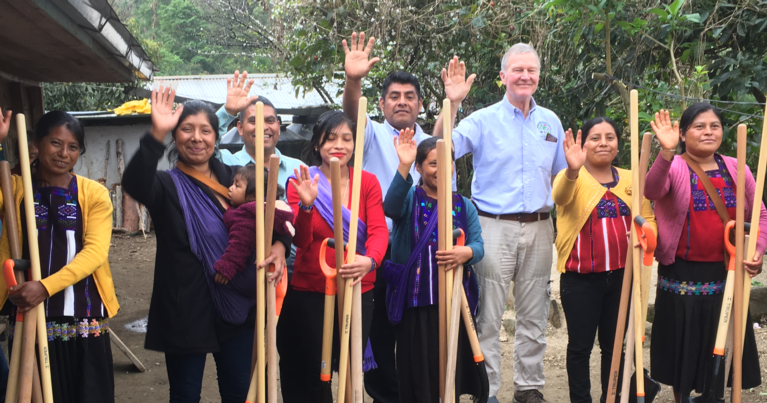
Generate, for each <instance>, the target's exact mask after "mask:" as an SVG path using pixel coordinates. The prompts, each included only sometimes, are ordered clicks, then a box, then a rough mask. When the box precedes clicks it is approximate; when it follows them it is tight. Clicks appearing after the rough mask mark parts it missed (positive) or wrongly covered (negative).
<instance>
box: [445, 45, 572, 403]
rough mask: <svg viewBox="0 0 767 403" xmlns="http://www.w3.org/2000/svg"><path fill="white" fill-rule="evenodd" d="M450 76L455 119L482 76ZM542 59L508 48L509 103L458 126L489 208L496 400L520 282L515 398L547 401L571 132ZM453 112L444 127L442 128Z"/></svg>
mask: <svg viewBox="0 0 767 403" xmlns="http://www.w3.org/2000/svg"><path fill="white" fill-rule="evenodd" d="M456 63H458V60H457V58H454V60H453V61H451V63H450V67H449V69H448V70H449V71H448V72H445V71H444V70H443V72H442V79H443V82H444V84H445V92H446V94H447V96H448V98H449V99H450V101H451V111H452V116H450V117H448V119H450V120H449V122H450V124H452V122H454V121H455V116H456V111H457V110H458V108H459V107H460V104H461V101H462V100H463V99H464V98H465V97H466V95H467V94H468V93H469V90H470V88H471V82H472V81H473V80H471V79H469V80H466V78H465V71H463V70H465V69H463V70H461V69H459V68H458V67H457V65H456ZM540 67H541V66H540V60H539V59H538V54H537V53H536V52H535V49H533V47H532V46H530V45H527V44H523V43H518V44H516V45H514V46H512V47H511V48H509V50H508V51H507V52H506V54H505V55H504V56H503V61H502V63H501V71H500V77H501V81H502V82H503V84H504V85H505V86H506V95H505V96H504V97H503V99H502V100H501V101H500V102H498V103H496V104H493V105H491V106H488V107H487V108H484V109H481V110H478V111H476V112H474V113H472V114H471V115H469V116H468V117H467V118H465V119H463V120H462V121H461V122H460V124H459V125H458V126H457V127H456V128H455V130H454V132H453V145H454V147H455V156H456V158H460V157H461V156H463V155H464V154H467V153H472V154H473V157H474V178H473V180H472V185H471V192H472V200H473V201H474V203H475V204H476V205H477V208H478V210H479V215H480V217H479V220H480V224H481V225H482V237H483V238H484V240H485V258H484V259H483V260H482V261H481V262H480V263H479V264H478V265H477V266H476V272H477V281H478V282H479V287H480V295H481V297H480V304H481V305H480V308H479V314H478V316H477V331H478V333H479V339H480V344H481V346H482V353H483V354H484V356H485V362H486V364H487V372H488V377H489V380H490V396H491V398H490V400H489V402H490V403H492V402H496V403H497V402H498V400H497V398H496V397H495V395H496V394H497V393H498V390H499V389H500V387H501V348H500V341H499V333H500V329H501V317H502V315H503V311H504V306H505V304H506V299H507V297H508V294H509V287H510V283H511V281H513V282H514V288H513V293H514V308H515V311H516V319H517V322H516V334H515V340H514V392H515V393H514V402H519V403H534V402H535V403H537V402H542V401H545V400H543V394H542V393H541V391H540V390H541V389H543V386H544V382H545V377H544V374H543V354H544V352H545V351H546V324H547V319H548V315H549V299H550V298H551V288H550V285H549V280H550V276H551V263H552V244H553V242H554V227H553V225H552V223H551V219H550V218H549V212H550V211H551V209H552V208H553V207H554V203H553V201H552V199H551V184H552V182H553V180H554V177H555V176H556V175H557V173H558V172H559V171H560V170H562V169H564V168H566V167H567V163H566V161H565V158H564V151H563V149H562V140H563V139H564V130H562V124H561V122H560V121H559V118H558V117H557V116H556V115H555V114H554V113H553V112H552V111H550V110H548V109H546V108H543V107H541V106H538V105H537V104H536V103H535V100H534V99H533V93H535V90H536V89H537V87H538V80H539V77H540ZM442 119H443V116H440V118H439V119H438V120H437V123H436V124H435V127H434V132H435V133H441V132H442V131H441V129H442Z"/></svg>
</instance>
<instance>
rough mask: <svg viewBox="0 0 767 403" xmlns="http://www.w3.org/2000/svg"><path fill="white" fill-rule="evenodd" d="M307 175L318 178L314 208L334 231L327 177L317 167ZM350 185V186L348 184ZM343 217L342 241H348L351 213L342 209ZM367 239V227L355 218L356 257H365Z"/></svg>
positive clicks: (331, 202) (330, 192)
mask: <svg viewBox="0 0 767 403" xmlns="http://www.w3.org/2000/svg"><path fill="white" fill-rule="evenodd" d="M309 175H310V176H311V177H312V178H314V175H319V176H320V182H319V184H318V185H317V188H318V189H317V200H315V201H314V208H316V209H317V211H318V212H319V213H320V215H321V216H322V218H323V219H324V220H325V222H327V223H328V225H330V229H332V230H335V226H334V224H333V189H331V187H330V183H329V182H328V179H327V177H325V174H323V173H322V171H320V169H319V168H318V167H309ZM290 179H296V175H291V176H290V177H289V178H288V180H290ZM355 180H361V178H360V179H358V178H355ZM349 185H351V184H349ZM342 212H343V216H344V220H343V221H344V241H348V240H349V223H350V222H351V219H352V212H351V211H350V210H349V209H348V208H346V207H343V208H342ZM367 239H368V232H367V226H366V225H365V223H364V222H363V221H362V220H361V219H359V218H357V254H358V255H363V256H364V255H365V254H366V253H367V249H366V248H365V241H367Z"/></svg>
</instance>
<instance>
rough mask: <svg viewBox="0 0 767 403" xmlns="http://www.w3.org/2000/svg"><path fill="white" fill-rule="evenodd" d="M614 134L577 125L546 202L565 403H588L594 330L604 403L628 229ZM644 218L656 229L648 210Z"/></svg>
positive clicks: (600, 123) (596, 124)
mask: <svg viewBox="0 0 767 403" xmlns="http://www.w3.org/2000/svg"><path fill="white" fill-rule="evenodd" d="M619 138H620V129H619V128H618V125H617V124H615V122H613V121H612V120H610V119H608V118H594V119H591V120H589V121H587V122H586V123H584V124H583V128H582V129H581V130H579V131H578V136H577V138H576V139H575V140H573V133H572V130H568V131H567V133H566V137H565V140H564V141H563V147H564V149H565V159H566V160H567V169H565V170H563V171H562V172H560V173H559V175H557V177H556V179H555V180H554V186H553V189H552V194H551V196H552V198H553V199H554V203H555V204H556V205H557V240H556V247H557V269H558V270H559V272H560V273H562V276H561V279H560V291H559V292H560V296H561V298H562V308H563V310H564V311H565V320H566V321H567V334H568V343H567V377H568V382H569V386H570V401H571V402H573V403H590V402H591V383H590V380H589V373H590V372H589V358H590V356H591V350H592V348H593V346H594V337H595V336H596V333H597V330H599V346H600V349H601V353H602V357H601V371H602V372H601V381H602V401H604V398H605V397H606V396H607V383H608V374H609V372H610V361H611V360H612V352H613V351H612V350H613V340H614V339H615V328H616V322H617V319H618V305H619V303H620V297H621V295H620V294H621V284H622V282H623V269H624V267H625V264H626V255H627V253H628V249H627V248H628V243H629V241H628V237H627V233H628V232H629V230H630V228H631V227H630V225H631V214H632V213H631V171H627V170H624V169H620V168H616V167H614V166H613V165H612V163H613V160H614V159H615V156H616V155H617V154H618V144H619V142H618V139H619ZM642 216H643V217H645V219H647V221H648V222H650V223H651V225H653V227H654V226H655V217H654V216H653V213H652V207H651V206H650V203H649V202H647V201H645V202H644V203H643V204H642Z"/></svg>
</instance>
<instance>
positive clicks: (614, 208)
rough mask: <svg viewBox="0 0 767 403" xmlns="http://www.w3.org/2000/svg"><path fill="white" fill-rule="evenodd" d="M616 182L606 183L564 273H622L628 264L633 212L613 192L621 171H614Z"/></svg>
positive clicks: (579, 235) (576, 242) (576, 240)
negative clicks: (603, 191)
mask: <svg viewBox="0 0 767 403" xmlns="http://www.w3.org/2000/svg"><path fill="white" fill-rule="evenodd" d="M612 173H613V181H612V182H610V183H603V184H602V186H604V187H606V188H607V191H606V192H605V194H604V196H602V198H601V199H600V200H599V202H598V203H597V205H596V207H594V209H593V210H592V211H591V216H590V217H589V218H588V219H587V220H586V224H584V225H583V227H582V228H581V231H580V232H579V233H578V237H577V238H576V239H575V246H574V247H573V249H572V251H570V256H569V258H568V259H567V262H566V263H565V270H567V271H571V272H577V273H603V272H606V271H612V270H617V269H622V268H623V267H625V263H626V251H627V250H628V236H627V235H626V234H627V233H628V232H629V230H630V229H631V227H630V225H631V211H630V209H629V207H628V206H627V205H626V203H625V202H624V201H623V200H621V199H620V198H619V197H618V196H616V195H615V194H614V193H613V192H611V191H610V189H611V188H614V187H615V186H617V185H618V179H619V176H618V171H617V170H616V169H615V168H613V169H612Z"/></svg>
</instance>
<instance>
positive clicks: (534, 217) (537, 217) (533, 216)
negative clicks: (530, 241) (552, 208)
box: [477, 210, 549, 222]
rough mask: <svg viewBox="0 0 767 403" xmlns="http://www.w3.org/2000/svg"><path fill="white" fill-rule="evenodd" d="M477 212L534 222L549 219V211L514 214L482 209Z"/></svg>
mask: <svg viewBox="0 0 767 403" xmlns="http://www.w3.org/2000/svg"><path fill="white" fill-rule="evenodd" d="M477 214H479V215H481V216H482V217H489V218H495V219H497V220H506V221H519V222H534V221H542V220H548V219H549V213H516V214H490V213H485V212H484V211H482V210H477Z"/></svg>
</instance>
